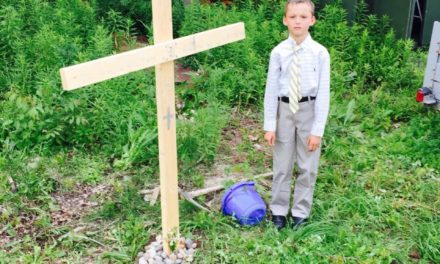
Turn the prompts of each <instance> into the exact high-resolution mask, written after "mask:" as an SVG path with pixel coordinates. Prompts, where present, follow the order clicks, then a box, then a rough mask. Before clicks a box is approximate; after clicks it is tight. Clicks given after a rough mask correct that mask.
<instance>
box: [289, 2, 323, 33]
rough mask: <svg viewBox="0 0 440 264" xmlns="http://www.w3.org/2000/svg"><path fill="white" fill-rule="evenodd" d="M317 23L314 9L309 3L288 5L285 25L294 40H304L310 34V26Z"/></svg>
mask: <svg viewBox="0 0 440 264" xmlns="http://www.w3.org/2000/svg"><path fill="white" fill-rule="evenodd" d="M315 22H316V19H315V16H313V15H312V7H311V6H310V5H309V4H307V3H298V4H288V5H287V9H286V14H285V15H284V17H283V24H284V25H285V26H287V28H288V30H289V33H290V35H291V36H292V37H294V38H302V37H305V36H307V34H308V33H309V28H310V26H313V25H314V24H315Z"/></svg>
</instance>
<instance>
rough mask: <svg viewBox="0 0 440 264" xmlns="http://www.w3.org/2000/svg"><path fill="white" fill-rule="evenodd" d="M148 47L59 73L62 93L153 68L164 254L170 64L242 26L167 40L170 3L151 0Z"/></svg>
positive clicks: (173, 195)
mask: <svg viewBox="0 0 440 264" xmlns="http://www.w3.org/2000/svg"><path fill="white" fill-rule="evenodd" d="M152 7H153V8H152V9H153V30H154V44H155V45H153V46H147V47H144V48H139V49H136V50H132V51H128V52H124V53H120V54H117V55H113V56H108V57H104V58H100V59H97V60H93V61H89V62H86V63H82V64H78V65H74V66H69V67H65V68H62V69H61V70H60V73H61V81H62V84H63V88H64V90H73V89H77V88H80V87H83V86H86V85H90V84H94V83H98V82H101V81H104V80H108V79H111V78H114V77H117V76H121V75H124V74H127V73H130V72H133V71H137V70H141V69H145V68H148V67H151V66H155V67H156V71H155V72H156V103H157V121H158V133H159V136H158V138H159V169H160V192H161V211H162V235H163V238H164V249H165V251H166V252H167V253H170V248H169V239H170V237H169V236H171V235H172V234H174V235H178V232H179V207H178V186H177V150H176V123H175V121H176V118H175V94H174V60H176V59H178V58H182V57H184V56H188V55H191V54H195V53H198V52H202V51H205V50H208V49H211V48H214V47H218V46H221V45H225V44H228V43H231V42H235V41H239V40H242V39H244V38H245V30H244V24H243V23H242V22H240V23H236V24H231V25H228V26H224V27H220V28H217V29H213V30H208V31H205V32H201V33H197V34H194V35H190V36H186V37H182V38H178V39H173V35H172V34H173V30H172V16H171V0H153V1H152Z"/></svg>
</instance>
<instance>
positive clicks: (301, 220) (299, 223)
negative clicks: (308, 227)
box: [292, 216, 308, 229]
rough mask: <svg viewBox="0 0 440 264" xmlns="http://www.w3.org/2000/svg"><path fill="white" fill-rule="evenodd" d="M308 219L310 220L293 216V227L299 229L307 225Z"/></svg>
mask: <svg viewBox="0 0 440 264" xmlns="http://www.w3.org/2000/svg"><path fill="white" fill-rule="evenodd" d="M307 221H308V219H307V218H301V217H296V216H292V227H293V229H297V228H299V227H301V226H303V225H305V224H306V223H307Z"/></svg>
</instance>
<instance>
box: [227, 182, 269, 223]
mask: <svg viewBox="0 0 440 264" xmlns="http://www.w3.org/2000/svg"><path fill="white" fill-rule="evenodd" d="M221 206H222V212H223V214H225V215H232V216H234V217H235V218H236V219H237V220H238V222H239V223H240V225H256V224H258V223H259V222H261V220H263V218H264V216H265V215H266V204H265V203H264V201H263V199H261V197H260V195H259V194H258V192H257V190H255V182H252V181H250V182H239V183H236V184H234V185H232V186H231V188H229V189H228V190H227V191H226V193H225V194H224V195H223V198H222V203H221Z"/></svg>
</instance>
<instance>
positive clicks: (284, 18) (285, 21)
mask: <svg viewBox="0 0 440 264" xmlns="http://www.w3.org/2000/svg"><path fill="white" fill-rule="evenodd" d="M283 25H285V26H287V17H286V15H284V16H283Z"/></svg>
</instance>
